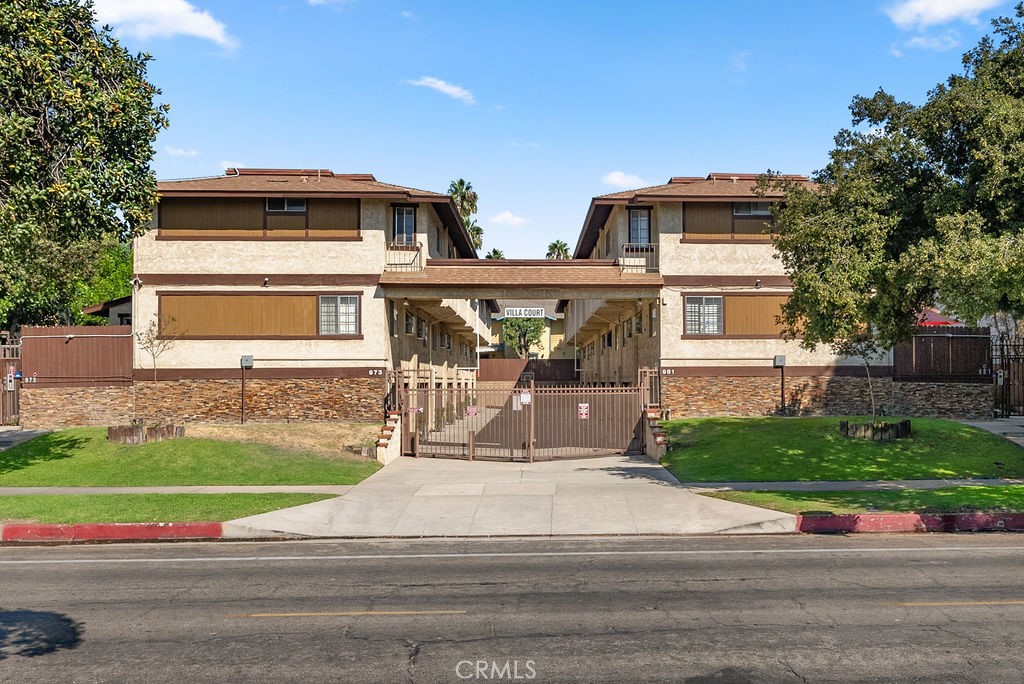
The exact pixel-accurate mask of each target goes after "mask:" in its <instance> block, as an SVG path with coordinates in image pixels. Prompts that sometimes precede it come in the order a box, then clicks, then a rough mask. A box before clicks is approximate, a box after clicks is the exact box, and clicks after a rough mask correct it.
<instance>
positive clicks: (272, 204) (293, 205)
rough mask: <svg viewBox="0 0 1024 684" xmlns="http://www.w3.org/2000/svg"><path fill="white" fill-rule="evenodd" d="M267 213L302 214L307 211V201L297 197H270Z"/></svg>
mask: <svg viewBox="0 0 1024 684" xmlns="http://www.w3.org/2000/svg"><path fill="white" fill-rule="evenodd" d="M267 211H269V212H276V211H287V212H289V213H291V212H294V213H298V214H301V213H303V212H304V211H306V200H305V199H304V198H296V197H268V198H267Z"/></svg>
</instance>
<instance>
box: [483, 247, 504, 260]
mask: <svg viewBox="0 0 1024 684" xmlns="http://www.w3.org/2000/svg"><path fill="white" fill-rule="evenodd" d="M504 258H505V253H504V252H502V251H501V250H500V249H498V248H497V247H495V248H494V249H492V250H491V251H490V252H488V253H487V256H485V257H484V259H504Z"/></svg>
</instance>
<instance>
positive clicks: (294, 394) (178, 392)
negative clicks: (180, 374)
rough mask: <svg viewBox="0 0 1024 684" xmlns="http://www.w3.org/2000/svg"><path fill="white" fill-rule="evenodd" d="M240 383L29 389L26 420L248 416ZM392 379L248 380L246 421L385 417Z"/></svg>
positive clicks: (38, 425) (32, 425) (47, 423)
mask: <svg viewBox="0 0 1024 684" xmlns="http://www.w3.org/2000/svg"><path fill="white" fill-rule="evenodd" d="M241 389H242V388H241V381H240V380H170V381H163V380H161V381H145V380H142V381H137V382H136V383H135V384H134V385H133V386H109V387H44V388H29V387H26V388H24V389H23V390H22V392H21V397H20V401H21V407H20V408H21V425H22V426H23V427H24V428H26V429H52V428H62V427H73V426H83V425H104V426H108V425H123V424H126V423H128V422H129V421H130V420H132V419H133V418H138V419H141V420H143V421H145V422H147V423H155V422H161V423H168V422H179V423H189V422H196V421H202V422H221V423H236V422H239V421H240V420H241V406H242V404H241ZM385 391H386V384H385V379H384V378H316V379H297V380H247V381H246V383H245V418H246V421H247V422H248V421H253V422H257V421H263V422H291V421H295V422H304V421H332V420H350V421H359V422H378V421H380V420H381V419H382V417H383V415H384V393H385Z"/></svg>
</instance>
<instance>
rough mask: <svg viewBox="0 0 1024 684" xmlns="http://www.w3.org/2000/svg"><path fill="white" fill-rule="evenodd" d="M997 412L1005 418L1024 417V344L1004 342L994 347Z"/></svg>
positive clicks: (993, 363)
mask: <svg viewBox="0 0 1024 684" xmlns="http://www.w3.org/2000/svg"><path fill="white" fill-rule="evenodd" d="M992 369H993V371H994V372H995V386H996V412H997V413H998V414H999V415H1000V416H1001V417H1003V418H1008V417H1009V416H1024V342H1021V341H1008V340H1002V341H1000V342H997V343H996V344H993V345H992Z"/></svg>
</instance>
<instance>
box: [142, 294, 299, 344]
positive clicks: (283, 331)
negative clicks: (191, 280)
mask: <svg viewBox="0 0 1024 684" xmlns="http://www.w3.org/2000/svg"><path fill="white" fill-rule="evenodd" d="M160 318H161V323H162V325H161V331H160V332H161V334H164V335H180V336H181V337H184V338H189V337H219V336H254V337H275V336H284V337H313V336H315V335H316V334H317V333H318V332H319V331H318V330H317V298H316V296H315V295H302V296H298V295H296V296H289V295H269V294H268V295H206V294H195V295H191V294H190V295H161V296H160Z"/></svg>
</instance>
